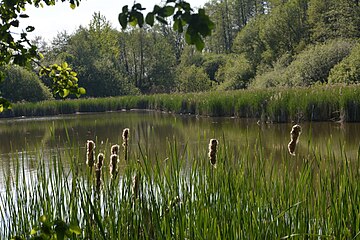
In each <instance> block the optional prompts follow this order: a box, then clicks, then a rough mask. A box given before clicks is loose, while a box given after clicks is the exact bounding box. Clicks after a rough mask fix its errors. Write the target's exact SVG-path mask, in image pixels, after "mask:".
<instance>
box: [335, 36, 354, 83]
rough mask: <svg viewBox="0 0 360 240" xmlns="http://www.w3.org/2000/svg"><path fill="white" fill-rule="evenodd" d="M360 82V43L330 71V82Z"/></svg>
mask: <svg viewBox="0 0 360 240" xmlns="http://www.w3.org/2000/svg"><path fill="white" fill-rule="evenodd" d="M359 82H360V43H358V44H357V45H356V47H354V48H353V50H352V51H351V53H350V55H349V56H348V57H346V58H344V60H342V61H341V62H340V63H339V64H337V65H336V66H335V67H334V68H333V69H331V71H330V75H329V83H347V84H349V83H359Z"/></svg>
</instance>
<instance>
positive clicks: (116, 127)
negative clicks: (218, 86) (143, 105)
mask: <svg viewBox="0 0 360 240" xmlns="http://www.w3.org/2000/svg"><path fill="white" fill-rule="evenodd" d="M292 125H293V124H291V123H288V124H273V123H259V122H258V121H257V120H254V119H236V118H210V117H196V116H188V115H173V114H168V113H159V112H139V111H128V112H111V113H110V112H109V113H97V114H77V115H66V116H56V117H44V118H19V119H0V191H2V190H3V189H4V184H5V179H6V178H5V177H6V176H14V175H15V171H14V169H15V166H16V164H17V161H19V162H21V164H20V165H21V166H24V170H25V176H28V175H29V174H32V173H34V172H36V164H35V163H36V160H37V159H38V158H44V159H47V158H50V157H51V156H52V155H53V154H57V153H59V152H60V153H61V152H69V149H73V150H74V149H76V150H77V151H79V152H80V155H81V156H85V143H86V141H87V140H88V139H91V140H94V141H96V143H97V147H96V150H97V152H99V151H107V149H104V148H105V146H111V145H112V144H119V145H121V143H122V136H121V135H122V130H123V129H124V128H130V151H138V150H139V147H140V148H141V149H142V151H144V152H146V153H147V154H148V155H149V156H150V157H151V156H153V157H155V156H156V157H157V158H160V159H166V158H167V155H168V154H169V151H168V150H169V147H168V145H169V142H175V141H176V145H177V147H178V150H179V151H183V150H184V149H186V150H187V151H189V152H192V153H193V155H194V156H203V158H204V161H207V159H206V154H207V151H208V143H209V140H210V139H211V138H216V139H218V140H219V142H220V148H221V147H224V146H226V147H227V149H228V151H233V157H235V158H236V157H237V156H240V155H241V154H244V153H243V151H245V150H246V149H248V151H251V148H252V147H255V146H261V148H263V151H264V155H265V157H266V156H271V157H272V158H275V159H276V158H279V159H278V161H283V160H284V159H281V158H283V156H287V155H286V154H288V153H287V144H288V143H289V141H290V130H291V127H292ZM300 125H301V126H302V134H301V136H300V140H299V143H298V146H297V149H296V153H297V156H296V157H292V156H290V155H289V154H288V158H289V159H291V160H292V159H294V160H293V164H297V163H298V162H299V161H302V159H304V158H306V156H308V155H309V154H311V150H310V149H315V150H318V151H320V152H323V151H325V152H326V151H332V152H334V153H335V154H341V152H343V153H346V155H347V156H348V157H356V156H357V153H358V147H359V143H360V134H359V133H360V124H357V123H345V124H339V123H334V122H315V123H300ZM224 141H225V143H226V145H224ZM329 146H331V147H330V148H329ZM39 154H40V155H39ZM67 158H68V159H67ZM69 158H71V157H70V156H67V155H66V154H65V156H64V159H65V161H74V159H69ZM82 160H83V159H76V160H75V161H82Z"/></svg>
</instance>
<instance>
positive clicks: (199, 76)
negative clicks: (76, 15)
mask: <svg viewBox="0 0 360 240" xmlns="http://www.w3.org/2000/svg"><path fill="white" fill-rule="evenodd" d="M205 9H206V11H207V13H208V14H209V15H210V16H211V18H212V20H213V21H214V22H215V23H216V27H215V30H214V32H213V34H212V36H211V37H210V38H208V39H207V42H206V49H205V50H204V51H203V52H198V51H196V50H195V49H194V48H193V47H189V46H187V45H186V44H185V40H184V39H183V36H182V35H180V34H178V33H175V32H174V31H173V30H172V29H171V28H170V27H168V26H163V25H159V26H155V27H153V28H146V27H145V28H142V29H138V28H136V29H131V30H128V31H118V30H116V29H115V28H114V27H113V26H111V24H110V23H109V22H108V21H107V20H106V18H105V17H104V16H102V15H101V14H100V13H94V15H93V19H92V21H91V22H90V23H89V25H88V26H86V27H83V26H82V27H79V28H78V29H77V31H76V32H74V33H71V34H68V33H67V32H62V33H59V34H58V36H57V37H56V38H54V39H53V40H52V42H51V44H48V43H46V42H44V41H43V40H42V38H41V37H39V38H37V39H36V40H35V42H36V44H37V45H38V46H39V47H40V49H41V50H42V52H43V54H44V56H45V58H44V60H43V63H44V64H52V63H61V62H63V61H66V62H68V63H69V65H70V66H71V67H72V68H73V69H74V70H76V71H77V73H78V78H79V82H80V85H81V86H83V87H85V88H86V90H87V96H88V97H108V96H121V95H136V94H153V93H173V92H180V93H182V92H200V91H211V90H235V89H245V88H249V89H252V88H268V87H280V86H281V87H296V86H311V85H313V84H317V83H322V84H324V83H325V84H327V83H346V84H349V83H357V82H359V81H360V54H359V51H360V43H359V37H360V5H359V1H357V0H271V1H259V0H221V1H215V0H212V1H209V2H208V3H207V4H206V5H205ZM34 70H35V71H38V70H39V67H37V66H36V67H34ZM6 72H8V71H6ZM10 74H11V72H10ZM13 75H14V74H13ZM25 75H26V76H30V74H23V75H21V80H22V81H23V82H24V83H23V85H26V84H27V83H26V82H27V81H28V79H30V78H28V77H25ZM17 76H20V75H17ZM49 81H50V80H48V79H42V82H43V83H44V84H45V85H47V86H50V82H49ZM18 85H19V84H18ZM20 85H21V84H20ZM7 89H8V88H5V87H3V86H0V91H2V94H3V95H4V97H7V98H9V99H10V100H12V101H19V100H22V99H24V100H27V101H35V100H41V99H30V98H27V97H26V94H24V95H21V94H20V96H22V99H21V97H20V99H19V95H18V96H17V98H13V97H12V96H11V94H10V92H7ZM29 89H31V91H32V92H34V91H35V89H33V88H29ZM38 89H40V90H41V91H44V87H43V86H41V87H39V88H38ZM45 90H46V89H45ZM42 94H43V95H44V96H48V95H49V94H45V93H42ZM36 95H38V94H36ZM39 95H40V94H39ZM43 95H42V96H43Z"/></svg>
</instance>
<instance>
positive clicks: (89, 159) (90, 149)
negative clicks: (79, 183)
mask: <svg viewBox="0 0 360 240" xmlns="http://www.w3.org/2000/svg"><path fill="white" fill-rule="evenodd" d="M94 163H95V143H94V141H92V140H87V142H86V164H87V165H88V166H89V167H90V168H91V167H93V166H94Z"/></svg>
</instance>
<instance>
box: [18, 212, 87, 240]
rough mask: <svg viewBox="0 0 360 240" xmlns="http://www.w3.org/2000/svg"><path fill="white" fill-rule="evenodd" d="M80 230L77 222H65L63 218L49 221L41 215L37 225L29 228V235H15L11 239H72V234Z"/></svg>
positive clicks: (78, 232) (74, 234)
mask: <svg viewBox="0 0 360 240" xmlns="http://www.w3.org/2000/svg"><path fill="white" fill-rule="evenodd" d="M81 232H82V231H81V229H80V227H79V226H78V225H77V224H67V223H66V222H64V221H63V220H55V221H54V222H50V221H49V219H48V218H47V217H46V216H44V215H42V216H41V217H40V219H39V226H37V227H34V228H33V229H31V232H30V234H29V236H27V237H21V236H16V237H13V238H11V240H25V239H28V240H51V239H56V240H64V239H72V237H73V236H76V235H80V234H81Z"/></svg>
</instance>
